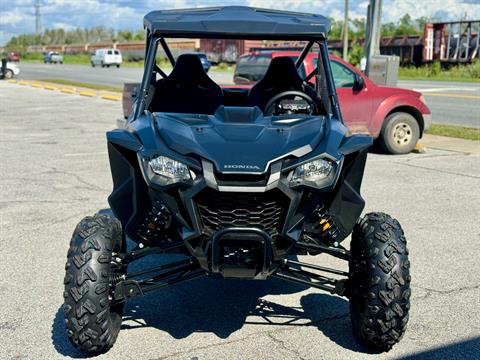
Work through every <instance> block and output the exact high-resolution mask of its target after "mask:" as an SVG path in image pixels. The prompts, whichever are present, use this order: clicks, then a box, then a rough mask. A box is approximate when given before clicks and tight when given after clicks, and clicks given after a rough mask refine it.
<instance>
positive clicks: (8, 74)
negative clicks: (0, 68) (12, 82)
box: [4, 69, 13, 79]
mask: <svg viewBox="0 0 480 360" xmlns="http://www.w3.org/2000/svg"><path fill="white" fill-rule="evenodd" d="M4 77H5V79H11V78H13V71H12V70H10V69H7V70H6V71H5V75H4Z"/></svg>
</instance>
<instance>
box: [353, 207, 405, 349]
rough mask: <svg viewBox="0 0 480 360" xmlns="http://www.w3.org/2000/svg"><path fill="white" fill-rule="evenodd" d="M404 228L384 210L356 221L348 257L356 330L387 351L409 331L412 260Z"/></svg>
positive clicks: (373, 344)
mask: <svg viewBox="0 0 480 360" xmlns="http://www.w3.org/2000/svg"><path fill="white" fill-rule="evenodd" d="M406 245H407V244H406V240H405V236H404V234H403V230H402V228H401V226H400V224H399V222H398V221H397V220H395V219H394V218H392V217H390V216H389V215H387V214H384V213H370V214H367V215H366V216H365V217H364V218H363V219H361V220H360V221H359V222H358V223H357V224H356V225H355V227H354V229H353V234H352V242H351V256H352V257H351V260H350V263H349V269H350V270H349V273H350V276H349V277H350V278H349V282H350V284H351V288H350V289H351V291H350V317H351V321H352V327H353V332H354V334H355V335H356V336H357V338H358V339H359V340H360V341H361V342H362V343H364V344H365V345H367V346H370V347H373V348H375V349H377V350H381V351H388V350H390V349H391V348H392V346H393V345H395V344H396V343H398V342H399V341H400V339H401V338H402V336H403V334H404V333H405V329H406V325H407V322H408V312H409V309H410V263H409V261H408V250H407V246H406Z"/></svg>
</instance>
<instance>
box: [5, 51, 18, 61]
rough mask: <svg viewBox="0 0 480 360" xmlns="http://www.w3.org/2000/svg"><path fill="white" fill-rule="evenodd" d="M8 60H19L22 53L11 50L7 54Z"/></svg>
mask: <svg viewBox="0 0 480 360" xmlns="http://www.w3.org/2000/svg"><path fill="white" fill-rule="evenodd" d="M7 61H10V62H19V61H20V54H19V53H18V52H16V51H10V52H9V53H8V54H7Z"/></svg>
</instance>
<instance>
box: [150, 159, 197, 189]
mask: <svg viewBox="0 0 480 360" xmlns="http://www.w3.org/2000/svg"><path fill="white" fill-rule="evenodd" d="M143 164H144V170H145V172H146V175H147V177H148V179H149V180H150V181H151V182H154V183H156V184H158V185H162V186H165V185H171V184H175V183H180V182H183V183H190V182H191V181H192V177H191V175H190V170H189V169H188V166H187V165H185V164H184V163H182V162H180V161H177V160H173V159H170V158H169V157H166V156H156V157H153V158H151V159H149V160H148V162H147V161H145V160H144V161H143Z"/></svg>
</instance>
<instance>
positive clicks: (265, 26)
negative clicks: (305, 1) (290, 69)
mask: <svg viewBox="0 0 480 360" xmlns="http://www.w3.org/2000/svg"><path fill="white" fill-rule="evenodd" d="M144 25H145V27H146V28H148V29H149V30H150V31H151V32H152V33H154V34H159V35H163V36H167V37H203V38H213V37H220V38H244V39H265V40H267V39H286V40H288V39H302V40H307V39H318V38H324V37H326V34H327V33H328V30H329V29H330V21H329V20H328V19H327V18H326V17H324V16H321V15H314V14H306V13H297V12H289V11H280V10H267V9H259V8H251V7H246V6H225V7H211V8H196V9H182V10H159V11H152V12H150V13H148V14H147V15H145V18H144Z"/></svg>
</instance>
